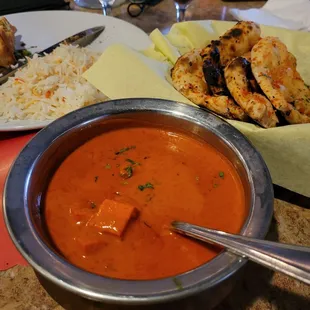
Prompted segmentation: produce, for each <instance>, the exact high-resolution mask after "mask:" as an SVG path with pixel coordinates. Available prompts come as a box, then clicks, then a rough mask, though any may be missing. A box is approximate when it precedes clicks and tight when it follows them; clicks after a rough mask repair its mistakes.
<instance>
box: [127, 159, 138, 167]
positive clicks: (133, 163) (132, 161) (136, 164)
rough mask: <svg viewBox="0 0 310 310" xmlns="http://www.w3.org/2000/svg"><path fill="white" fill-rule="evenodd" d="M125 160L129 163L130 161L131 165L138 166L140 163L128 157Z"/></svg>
mask: <svg viewBox="0 0 310 310" xmlns="http://www.w3.org/2000/svg"><path fill="white" fill-rule="evenodd" d="M126 161H128V162H129V163H131V165H132V166H140V163H138V162H136V161H134V160H132V159H130V158H126Z"/></svg>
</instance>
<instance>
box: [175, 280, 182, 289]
mask: <svg viewBox="0 0 310 310" xmlns="http://www.w3.org/2000/svg"><path fill="white" fill-rule="evenodd" d="M173 282H174V284H175V286H176V287H177V289H178V290H183V285H182V282H181V280H180V279H178V278H173Z"/></svg>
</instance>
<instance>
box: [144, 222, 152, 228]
mask: <svg viewBox="0 0 310 310" xmlns="http://www.w3.org/2000/svg"><path fill="white" fill-rule="evenodd" d="M143 224H144V225H145V226H146V227H148V228H152V226H151V225H150V224H148V223H147V222H143Z"/></svg>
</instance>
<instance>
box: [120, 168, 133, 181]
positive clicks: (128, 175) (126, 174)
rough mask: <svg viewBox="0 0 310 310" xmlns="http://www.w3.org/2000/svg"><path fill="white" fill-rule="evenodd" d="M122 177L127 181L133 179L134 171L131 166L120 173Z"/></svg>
mask: <svg viewBox="0 0 310 310" xmlns="http://www.w3.org/2000/svg"><path fill="white" fill-rule="evenodd" d="M120 174H121V176H122V177H123V178H125V179H129V178H131V177H132V174H133V169H132V167H131V166H128V167H126V168H124V169H122V170H121V172H120Z"/></svg>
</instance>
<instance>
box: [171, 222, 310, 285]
mask: <svg viewBox="0 0 310 310" xmlns="http://www.w3.org/2000/svg"><path fill="white" fill-rule="evenodd" d="M171 225H172V229H173V230H174V231H176V232H178V233H181V234H184V235H186V236H190V237H194V238H195V239H199V240H201V241H205V242H208V243H213V244H214V243H215V244H219V245H222V246H224V247H226V248H227V249H229V251H230V252H232V253H234V254H237V255H239V256H242V257H244V258H248V259H250V260H252V261H253V262H256V263H258V264H261V265H263V266H265V267H268V268H270V269H273V270H276V271H280V272H282V273H285V274H287V275H289V276H291V277H293V278H295V279H298V280H300V281H302V282H305V283H307V284H310V248H309V247H304V246H296V245H289V244H283V243H278V242H272V241H266V240H259V239H253V238H250V237H245V236H240V235H233V234H229V233H225V232H223V231H219V230H213V229H208V228H204V227H200V226H196V225H192V224H188V223H183V222H177V221H175V222H172V224H171Z"/></svg>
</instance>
